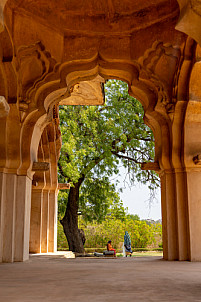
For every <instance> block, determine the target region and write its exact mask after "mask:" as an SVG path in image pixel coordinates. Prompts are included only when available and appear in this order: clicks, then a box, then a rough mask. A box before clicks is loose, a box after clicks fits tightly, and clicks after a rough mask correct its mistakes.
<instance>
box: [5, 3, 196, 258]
mask: <svg viewBox="0 0 201 302" xmlns="http://www.w3.org/2000/svg"><path fill="white" fill-rule="evenodd" d="M4 2H5V1H4ZM4 2H2V3H4ZM179 2H180V1H179ZM195 2H196V1H194V2H193V3H194V4H195ZM98 3H99V2H97V1H94V0H88V1H85V2H83V3H81V4H79V5H78V2H77V1H72V0H71V1H67V0H66V2H64V1H57V3H56V6H55V1H48V6H47V1H46V0H43V1H34V2H33V1H25V0H22V1H21V2H20V4H19V3H18V1H17V0H8V1H7V2H6V4H5V3H4V5H5V6H4V5H3V6H2V7H4V26H5V27H4V28H5V29H4V31H2V33H1V34H0V42H1V44H0V67H1V68H0V78H1V79H2V86H1V87H0V92H1V94H2V95H3V96H4V97H5V99H1V103H0V105H1V107H0V110H1V111H0V126H1V129H2V130H1V133H0V138H1V140H0V152H1V157H0V163H1V166H0V197H1V198H0V200H1V203H0V209H1V210H0V261H5V262H12V261H23V260H26V259H27V258H28V247H29V234H28V231H27V225H29V223H30V204H31V185H32V179H33V175H34V168H33V166H34V165H33V164H34V162H37V161H38V150H40V148H38V146H39V145H40V144H41V137H42V140H45V138H44V135H45V134H44V133H45V132H46V131H47V127H48V125H49V124H51V123H52V119H53V111H54V106H55V105H56V104H58V103H59V102H60V101H62V100H65V99H67V98H68V97H69V96H70V95H71V94H72V92H73V90H74V89H75V85H77V84H78V83H80V82H82V81H88V80H92V79H94V78H96V77H97V76H101V77H102V78H104V79H109V78H116V79H121V80H123V81H126V82H127V83H128V85H129V89H130V94H132V95H133V96H135V97H136V98H137V99H138V100H139V101H140V102H141V103H142V104H143V107H144V110H145V117H144V119H145V122H146V124H147V125H148V126H149V127H150V128H151V129H152V130H153V132H154V136H155V140H156V154H155V162H154V163H146V164H144V165H143V166H142V168H143V169H153V170H156V171H157V172H158V173H159V174H160V177H161V187H162V219H163V244H164V258H165V259H167V260H201V253H200V251H199V250H200V249H199V237H200V235H201V228H200V227H199V224H198V220H199V213H200V211H199V198H198V197H196V198H194V196H193V195H194V194H193V193H194V192H196V196H198V195H199V192H200V189H199V186H198V184H199V169H198V168H197V167H198V163H199V160H200V159H199V152H198V151H199V150H198V147H197V146H196V144H195V143H194V141H193V137H195V136H196V137H197V136H199V135H198V134H199V127H197V126H196V125H198V124H199V83H197V82H196V81H195V80H196V79H197V78H199V68H198V66H199V57H200V56H199V51H198V48H197V52H196V42H194V40H192V39H191V38H190V37H188V36H187V35H186V34H184V33H181V32H179V31H177V30H175V26H176V23H177V20H178V18H179V5H178V4H177V1H176V0H170V1H168V2H166V1H159V0H155V2H154V3H153V2H152V3H150V1H143V3H142V2H140V1H139V2H137V3H133V1H131V0H124V1H122V2H121V4H120V3H119V2H118V1H117V0H113V1H106V0H105V1H102V2H101V3H99V4H98ZM180 7H181V8H182V7H183V6H182V5H180ZM193 7H194V9H195V7H196V6H195V5H194V6H193ZM198 8H199V7H198ZM53 12H54V14H53ZM182 12H184V10H183V9H182ZM180 20H181V18H180ZM182 20H183V19H182ZM182 22H183V21H182ZM179 24H180V25H181V21H179V23H178V25H177V26H178V28H180V27H179V26H180V25H179ZM199 24H200V23H199ZM182 26H183V25H182ZM182 28H183V27H182ZM1 30H2V29H1ZM184 31H185V30H184ZM185 32H186V33H188V30H186V31H185ZM195 62H196V63H195ZM194 83H196V84H194ZM192 97H193V99H191V98H192ZM5 100H6V101H5ZM75 103H76V102H75ZM195 104H196V105H195ZM8 107H9V108H8ZM6 108H7V109H6ZM194 108H196V110H194ZM192 116H193V119H192ZM192 129H193V130H192ZM44 131H45V132H44ZM190 131H193V135H192V137H191V134H189V132H190ZM50 142H51V141H48V143H47V144H45V145H48V144H49V143H50ZM41 146H42V145H41ZM189 146H190V147H189ZM198 146H199V144H198ZM46 147H47V146H46ZM46 147H45V148H46ZM41 148H42V147H41ZM46 149H47V150H48V148H46ZM41 150H42V149H41ZM55 152H56V151H55ZM192 171H193V172H192ZM191 172H192V173H193V174H192V173H191ZM195 172H196V173H195ZM43 173H44V172H43ZM36 176H37V173H36ZM39 176H40V175H38V177H39ZM50 180H51V177H50ZM50 182H51V181H50ZM50 182H49V184H50ZM41 183H42V182H41ZM55 184H56V182H54V186H55ZM43 185H44V183H43ZM48 190H49V187H48ZM46 197H47V196H46ZM7 225H8V226H9V227H7ZM17 238H22V240H21V241H20V243H19V241H18V240H17Z"/></svg>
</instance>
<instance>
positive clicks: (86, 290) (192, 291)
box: [0, 255, 201, 302]
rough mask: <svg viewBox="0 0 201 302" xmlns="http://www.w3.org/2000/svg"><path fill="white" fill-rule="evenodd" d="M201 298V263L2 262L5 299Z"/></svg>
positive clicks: (0, 285) (0, 299) (128, 301)
mask: <svg viewBox="0 0 201 302" xmlns="http://www.w3.org/2000/svg"><path fill="white" fill-rule="evenodd" d="M8 301H9V302H11V301H12V302H13V301H15V302H24V301H25V302H33V301H34V302H38V301H41V302H46V301H47V302H52V301H54V302H57V301H59V302H60V301H62V302H63V301H65V302H109V301H110V302H111V301H113V302H124V301H125V302H133V301H135V302H136V301H137V302H138V301H139V302H142V301H168V302H169V301H171V302H174V301H182V302H183V301H188V302H190V301H193V302H195V301H201V263H196V262H193V263H191V262H167V261H163V260H162V259H161V258H160V257H142V258H134V257H132V258H114V259H112V258H107V259H99V258H97V259H94V258H76V259H66V258H64V256H62V255H57V256H50V255H46V256H31V257H30V260H29V261H27V262H24V263H14V264H5V263H4V264H0V302H8Z"/></svg>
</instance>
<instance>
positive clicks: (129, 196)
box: [116, 167, 161, 220]
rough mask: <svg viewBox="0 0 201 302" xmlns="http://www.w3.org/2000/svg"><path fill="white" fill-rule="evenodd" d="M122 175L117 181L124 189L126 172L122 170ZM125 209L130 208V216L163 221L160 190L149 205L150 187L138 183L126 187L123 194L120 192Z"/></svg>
mask: <svg viewBox="0 0 201 302" xmlns="http://www.w3.org/2000/svg"><path fill="white" fill-rule="evenodd" d="M120 173H121V175H119V176H118V177H117V178H116V180H117V179H118V181H119V187H121V188H122V187H123V181H124V177H125V171H124V170H123V168H122V167H121V168H120ZM120 197H121V200H122V201H123V205H124V207H127V208H128V213H129V214H137V215H138V216H139V217H140V219H153V220H158V219H161V195H160V188H159V189H158V190H157V192H156V198H155V199H154V200H153V202H152V203H151V204H149V189H148V186H146V185H142V184H139V183H136V185H135V186H132V187H130V188H129V187H128V186H126V187H125V188H124V189H123V192H122V193H121V192H120Z"/></svg>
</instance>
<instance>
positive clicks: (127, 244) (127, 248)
mask: <svg viewBox="0 0 201 302" xmlns="http://www.w3.org/2000/svg"><path fill="white" fill-rule="evenodd" d="M124 247H125V252H129V253H132V249H131V238H130V235H129V234H128V232H127V231H125V235H124Z"/></svg>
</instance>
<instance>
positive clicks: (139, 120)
mask: <svg viewBox="0 0 201 302" xmlns="http://www.w3.org/2000/svg"><path fill="white" fill-rule="evenodd" d="M105 97H106V102H105V104H104V105H103V106H61V107H60V127H61V133H62V140H63V144H62V149H61V156H60V159H59V164H58V172H59V181H60V182H71V184H72V186H73V184H75V183H77V182H78V181H79V180H81V179H82V181H83V183H82V186H81V189H80V197H79V205H80V210H81V211H83V213H84V215H85V218H86V219H88V220H92V219H96V220H97V221H101V220H102V219H104V217H105V216H106V214H107V213H108V212H111V210H112V207H113V210H114V208H115V205H116V209H117V208H118V207H119V210H118V211H120V212H121V213H122V215H123V212H122V201H121V200H120V197H119V194H118V193H117V192H116V191H115V185H114V184H111V182H110V178H111V176H112V175H114V174H118V173H119V168H120V166H121V165H123V166H124V167H126V168H127V171H128V178H129V181H130V183H131V184H133V183H134V182H135V181H138V182H141V183H148V184H149V187H150V189H154V188H155V187H156V186H158V177H157V176H156V175H155V174H154V173H153V172H147V171H142V170H141V169H140V164H141V163H142V162H144V161H153V159H154V139H153V134H152V131H151V130H150V129H149V128H148V127H147V126H146V125H145V124H144V122H143V114H144V112H143V108H142V105H141V104H140V103H139V102H138V101H137V100H136V99H134V98H133V97H131V96H129V94H128V87H127V84H126V83H124V82H121V81H117V80H109V81H107V82H106V84H105ZM63 195H64V194H63ZM61 199H62V198H61ZM61 204H64V200H63V201H62V202H61ZM60 208H62V207H60ZM118 215H120V213H119V214H118ZM120 216H121V215H120ZM90 217H91V218H90Z"/></svg>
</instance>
